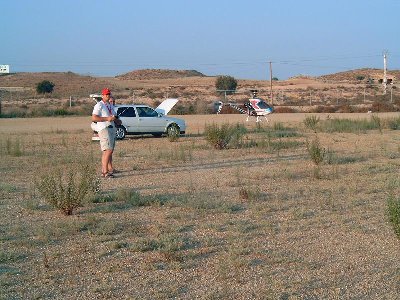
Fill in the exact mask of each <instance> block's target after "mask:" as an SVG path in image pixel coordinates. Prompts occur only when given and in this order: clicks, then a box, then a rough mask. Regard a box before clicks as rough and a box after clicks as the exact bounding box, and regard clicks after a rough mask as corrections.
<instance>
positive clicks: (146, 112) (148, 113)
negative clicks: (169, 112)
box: [136, 107, 158, 118]
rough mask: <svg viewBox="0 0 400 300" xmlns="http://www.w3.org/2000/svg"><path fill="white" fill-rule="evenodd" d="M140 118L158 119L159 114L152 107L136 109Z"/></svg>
mask: <svg viewBox="0 0 400 300" xmlns="http://www.w3.org/2000/svg"><path fill="white" fill-rule="evenodd" d="M136 109H137V111H138V115H139V117H143V118H146V117H157V116H158V113H157V112H156V111H155V110H154V109H152V108H150V107H136Z"/></svg>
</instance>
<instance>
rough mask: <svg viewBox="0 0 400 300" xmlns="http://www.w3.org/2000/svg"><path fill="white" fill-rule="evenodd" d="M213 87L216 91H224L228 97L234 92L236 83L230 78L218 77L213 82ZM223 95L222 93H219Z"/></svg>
mask: <svg viewBox="0 0 400 300" xmlns="http://www.w3.org/2000/svg"><path fill="white" fill-rule="evenodd" d="M215 87H216V88H217V90H225V91H227V92H226V94H227V95H230V94H232V93H233V91H236V87H237V81H236V79H235V78H233V77H232V76H218V77H217V79H216V81H215ZM219 93H220V94H224V92H219Z"/></svg>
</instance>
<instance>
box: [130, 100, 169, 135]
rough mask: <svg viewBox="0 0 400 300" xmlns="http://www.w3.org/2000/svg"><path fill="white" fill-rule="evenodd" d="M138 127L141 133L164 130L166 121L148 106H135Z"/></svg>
mask: <svg viewBox="0 0 400 300" xmlns="http://www.w3.org/2000/svg"><path fill="white" fill-rule="evenodd" d="M136 110H137V114H138V127H139V130H140V132H143V133H157V132H164V130H165V126H166V124H167V121H166V120H165V119H164V118H162V117H160V116H159V115H158V113H157V112H156V111H155V110H154V109H153V108H151V107H148V106H137V107H136Z"/></svg>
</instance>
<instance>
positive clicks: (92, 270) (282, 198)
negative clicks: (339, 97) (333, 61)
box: [0, 113, 400, 299]
mask: <svg viewBox="0 0 400 300" xmlns="http://www.w3.org/2000/svg"><path fill="white" fill-rule="evenodd" d="M313 115H315V116H318V117H319V118H320V120H321V123H322V122H323V121H325V120H327V119H332V118H346V119H347V118H349V119H353V120H360V119H367V120H368V119H370V118H371V116H370V115H368V114H331V115H328V114H320V115H317V114H313ZM307 116H310V115H307V114H273V115H271V116H270V122H269V123H267V122H265V121H263V122H261V123H260V124H258V125H257V124H256V123H255V122H254V120H252V121H251V122H246V121H245V116H243V115H207V116H206V115H194V116H192V115H191V116H179V117H182V118H184V119H185V120H186V122H187V125H188V129H187V136H185V137H181V138H180V139H179V140H178V141H176V142H171V141H169V140H168V139H167V138H153V137H128V138H127V139H125V140H123V141H118V142H117V146H116V150H115V154H114V164H115V166H116V168H118V169H119V170H120V173H118V174H117V175H116V178H114V179H101V182H100V183H101V191H102V193H103V194H104V195H127V194H126V193H125V194H124V191H125V192H126V190H127V189H128V190H131V191H135V193H136V194H134V195H136V196H135V197H136V198H139V199H140V200H141V201H142V205H136V204H134V203H133V200H132V199H133V198H132V197H131V198H129V197H130V196H129V195H128V196H126V197H125V198H124V197H122V196H120V197H117V198H112V199H111V198H109V201H108V200H107V201H105V200H104V201H102V202H100V203H97V202H93V201H92V202H88V203H85V204H84V205H83V206H82V207H80V208H78V209H77V210H76V211H75V212H74V214H73V215H72V216H64V215H63V214H61V213H60V212H59V211H57V210H55V209H53V208H52V207H50V206H49V205H48V204H47V203H46V202H45V201H44V199H43V197H42V196H41V195H40V194H38V192H37V190H36V189H35V188H34V182H35V180H36V181H37V180H39V179H40V178H41V176H43V175H45V174H52V173H54V174H55V171H56V170H58V169H62V170H70V169H71V168H72V169H73V170H77V171H79V168H80V166H82V165H83V164H85V163H89V164H91V165H92V166H94V167H95V168H96V169H98V170H99V161H100V149H99V145H98V144H97V143H96V142H91V141H90V138H91V132H90V127H89V123H90V118H89V117H65V118H37V119H36V118H35V119H0V150H1V151H0V155H1V163H0V172H1V178H0V188H1V189H0V199H1V200H0V299H399V297H400V242H399V239H398V238H397V237H396V235H395V234H394V231H393V229H392V227H391V224H390V223H389V221H388V216H387V200H388V198H389V197H390V196H395V197H399V195H400V179H399V167H400V137H399V132H398V130H393V129H390V128H387V127H386V126H384V127H383V128H382V129H381V130H376V129H375V130H360V131H355V132H327V131H324V130H322V129H321V130H317V133H315V132H313V131H312V130H310V129H307V128H305V126H304V122H303V121H304V120H305V118H306V117H307ZM374 116H376V117H379V118H380V119H381V120H382V123H383V124H385V123H386V120H388V119H390V118H398V117H399V116H400V115H399V113H387V114H374ZM226 122H229V123H231V124H236V123H240V124H242V125H243V126H244V127H246V129H247V130H248V132H247V133H246V135H245V136H244V137H243V140H242V144H241V146H235V147H234V146H232V147H230V148H229V149H226V150H216V149H214V148H213V147H212V146H211V145H209V144H208V143H207V141H206V140H205V138H204V136H203V133H204V128H205V126H206V124H212V123H218V124H223V123H226ZM277 124H278V125H279V126H278V125H277ZM279 128H280V129H279ZM282 128H283V129H282ZM316 138H318V141H319V142H320V144H321V147H323V148H324V149H325V151H326V156H325V160H324V162H323V163H322V164H321V165H320V167H319V168H316V166H315V165H314V164H313V162H312V161H311V159H310V155H309V154H308V152H307V144H308V143H310V142H311V141H314V140H315V139H316ZM317 174H318V176H317ZM104 199H108V198H104ZM135 203H136V202H135Z"/></svg>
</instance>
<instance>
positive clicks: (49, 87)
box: [36, 80, 55, 94]
mask: <svg viewBox="0 0 400 300" xmlns="http://www.w3.org/2000/svg"><path fill="white" fill-rule="evenodd" d="M54 86H55V84H54V83H52V82H51V81H48V80H43V81H41V82H39V83H38V84H37V85H36V91H37V92H38V93H39V94H46V93H51V92H53V89H54Z"/></svg>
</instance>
